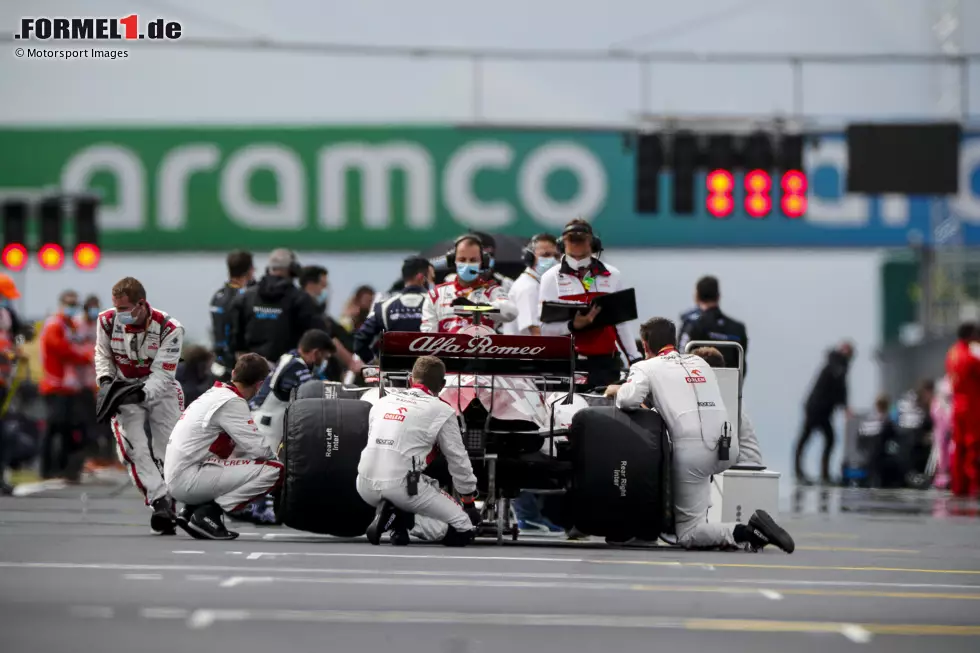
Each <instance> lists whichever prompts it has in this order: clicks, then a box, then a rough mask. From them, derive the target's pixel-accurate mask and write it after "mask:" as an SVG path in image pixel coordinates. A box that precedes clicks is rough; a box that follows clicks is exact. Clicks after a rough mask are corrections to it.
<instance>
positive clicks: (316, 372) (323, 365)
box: [313, 360, 327, 376]
mask: <svg viewBox="0 0 980 653" xmlns="http://www.w3.org/2000/svg"><path fill="white" fill-rule="evenodd" d="M326 371H327V361H325V360H322V361H320V363H319V365H317V366H316V367H314V368H313V376H323V374H324V373H325V372H326Z"/></svg>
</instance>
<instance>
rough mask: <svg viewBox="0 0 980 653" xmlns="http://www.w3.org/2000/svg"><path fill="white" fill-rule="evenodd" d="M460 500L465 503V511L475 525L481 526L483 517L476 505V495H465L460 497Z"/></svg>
mask: <svg viewBox="0 0 980 653" xmlns="http://www.w3.org/2000/svg"><path fill="white" fill-rule="evenodd" d="M460 501H461V502H462V504H463V512H465V513H466V516H467V517H469V518H470V521H471V522H472V523H473V525H474V526H479V525H480V522H482V521H483V517H482V515H480V510H479V509H478V508H477V507H476V503H475V501H476V495H475V494H467V495H464V496H462V497H460Z"/></svg>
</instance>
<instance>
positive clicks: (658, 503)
mask: <svg viewBox="0 0 980 653" xmlns="http://www.w3.org/2000/svg"><path fill="white" fill-rule="evenodd" d="M424 355H433V356H438V357H439V358H440V359H441V360H442V361H443V362H444V363H445V364H446V368H447V372H448V377H447V380H446V381H447V383H446V387H445V388H444V389H443V391H442V393H441V394H440V397H441V398H442V399H443V400H444V401H446V402H447V403H448V404H450V405H451V406H453V407H454V408H455V409H456V413H457V417H458V419H459V420H460V424H461V430H462V434H463V441H464V444H465V446H466V448H467V451H468V453H469V455H470V459H471V461H472V463H473V468H474V472H475V473H476V475H477V478H478V481H479V483H478V487H479V490H480V494H481V499H483V517H484V526H483V527H482V529H481V531H482V534H483V535H490V536H493V537H495V538H496V539H497V541H498V542H502V541H503V538H504V537H505V535H509V536H510V537H511V538H512V539H515V540H516V539H517V529H516V525H512V524H510V523H509V522H510V520H509V513H510V509H509V500H510V499H512V498H514V497H516V496H517V494H518V493H519V492H521V491H525V490H527V491H533V492H538V493H545V494H554V495H557V496H558V497H560V499H556V501H555V502H554V505H555V506H557V507H555V508H554V510H553V512H552V513H551V514H548V516H549V518H551V519H552V521H555V522H556V523H558V524H560V525H562V526H566V527H567V528H571V527H573V526H574V527H576V528H579V529H580V530H582V531H584V532H588V533H590V534H594V535H605V536H607V537H610V538H612V539H621V540H622V541H625V540H628V539H630V538H631V537H641V536H644V537H645V539H656V537H657V536H659V534H660V530H659V529H660V523H659V521H658V520H656V519H651V520H647V521H642V520H636V519H635V516H636V515H641V514H642V515H658V514H663V513H664V509H663V505H664V496H665V484H666V478H667V470H666V466H667V465H668V464H669V456H668V455H666V454H667V452H668V450H669V447H668V445H667V440H666V429H665V428H664V425H663V422H662V420H661V419H660V416H659V415H657V414H656V413H655V412H651V411H643V412H642V413H640V414H627V413H624V412H622V411H619V410H617V409H615V407H613V406H610V405H608V404H610V403H611V402H610V401H609V400H607V399H605V398H603V397H600V396H583V395H580V394H577V393H576V391H575V385H576V372H575V369H574V368H575V360H576V359H575V351H574V346H573V342H572V339H571V338H570V337H567V336H565V337H544V336H538V337H536V336H504V335H499V334H496V333H494V332H492V331H490V330H489V329H487V328H486V327H481V326H477V327H470V328H469V329H467V330H464V331H461V332H459V333H455V334H450V333H399V332H391V333H386V334H384V335H383V337H382V340H381V343H380V355H379V366H378V367H377V368H376V369H374V370H368V371H366V374H365V376H366V377H372V376H373V378H375V379H376V381H377V387H373V388H369V389H367V390H364V391H361V390H352V389H340V388H336V387H334V388H329V387H328V386H325V385H324V384H323V383H322V382H321V383H319V384H314V385H313V386H312V387H311V390H310V391H305V392H304V390H305V389H301V391H300V392H299V393H298V394H297V398H296V399H295V400H294V401H293V402H292V403H291V404H290V406H289V408H288V409H287V413H286V419H285V425H284V430H285V432H284V438H283V443H284V444H283V452H282V458H283V461H284V463H285V465H286V482H285V484H284V488H283V491H282V495H281V497H280V502H279V504H280V512H281V516H282V519H283V521H284V523H286V525H288V526H292V527H294V528H298V529H301V530H309V531H313V532H320V533H328V534H332V535H340V536H357V535H361V534H363V532H364V530H365V529H366V527H367V525H368V524H369V523H370V521H371V519H372V518H373V509H371V508H369V507H368V506H366V504H364V502H363V501H361V499H360V497H359V496H358V495H357V493H356V491H355V489H354V479H355V478H356V475H357V463H358V460H359V458H360V453H361V451H362V450H363V448H364V447H365V446H366V443H367V428H368V414H369V412H370V409H371V406H372V404H373V402H375V401H377V400H378V399H379V398H380V397H381V396H383V395H384V394H386V393H396V392H403V391H405V389H406V388H407V386H408V379H409V376H410V371H411V369H412V366H413V365H414V363H415V360H416V359H417V358H418V357H419V356H424ZM582 380H583V379H582V378H580V377H579V378H578V381H579V382H581V381H582ZM307 392H309V393H312V396H311V397H310V398H307ZM357 395H359V396H358V397H357V398H354V397H355V396H357ZM325 396H329V397H330V398H325ZM590 404H591V405H590ZM568 436H571V437H568ZM425 473H426V474H427V475H428V476H431V477H433V478H436V479H437V480H439V481H440V482H441V483H442V484H443V485H444V487H446V488H447V489H449V487H450V486H451V480H450V478H449V474H448V469H447V468H446V466H445V461H444V460H441V459H440V457H439V455H438V452H435V451H434V452H433V455H432V456H430V463H429V466H428V468H427V469H426V471H425ZM627 479H628V483H627ZM546 514H547V513H546ZM641 539H642V538H641Z"/></svg>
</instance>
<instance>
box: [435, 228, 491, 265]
mask: <svg viewBox="0 0 980 653" xmlns="http://www.w3.org/2000/svg"><path fill="white" fill-rule="evenodd" d="M464 240H472V241H475V242H476V244H477V245H479V246H480V269H481V270H489V269H490V255H489V254H487V252H486V250H484V249H483V239H481V238H480V237H479V236H477V235H475V234H463V235H462V236H460V237H459V238H457V239H456V240H455V241H454V242H453V248H452V249H451V250H449V251H448V252H446V266H447V267H448V268H449V269H450V270H455V269H456V250H457V249H459V244H460V243H461V242H463V241H464Z"/></svg>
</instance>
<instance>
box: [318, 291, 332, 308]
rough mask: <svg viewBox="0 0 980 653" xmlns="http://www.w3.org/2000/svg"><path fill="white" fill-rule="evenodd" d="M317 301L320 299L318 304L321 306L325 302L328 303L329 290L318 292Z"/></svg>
mask: <svg viewBox="0 0 980 653" xmlns="http://www.w3.org/2000/svg"><path fill="white" fill-rule="evenodd" d="M319 299H320V303H321V304H324V305H325V304H326V303H327V302H329V301H330V289H329V288H324V289H323V290H321V291H320V296H319Z"/></svg>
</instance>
